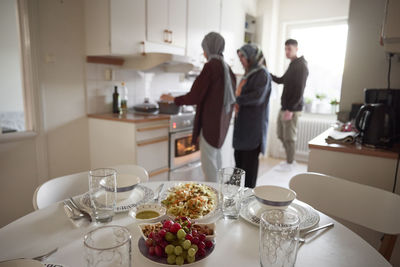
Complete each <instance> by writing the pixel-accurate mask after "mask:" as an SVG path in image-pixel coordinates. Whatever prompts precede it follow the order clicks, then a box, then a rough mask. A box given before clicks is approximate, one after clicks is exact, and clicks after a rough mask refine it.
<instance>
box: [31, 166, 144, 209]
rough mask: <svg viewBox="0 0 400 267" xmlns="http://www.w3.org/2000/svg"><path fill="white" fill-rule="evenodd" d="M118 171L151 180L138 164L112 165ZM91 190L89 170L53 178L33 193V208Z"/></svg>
mask: <svg viewBox="0 0 400 267" xmlns="http://www.w3.org/2000/svg"><path fill="white" fill-rule="evenodd" d="M111 168H113V169H115V170H116V171H117V173H121V174H133V175H136V176H138V177H139V178H140V182H141V183H144V182H147V181H149V175H148V173H147V171H146V170H145V169H144V168H143V167H140V166H137V165H117V166H112V167H111ZM87 191H89V180H88V172H87V171H86V172H80V173H75V174H71V175H66V176H62V177H58V178H54V179H51V180H49V181H47V182H45V183H43V184H42V185H40V186H39V187H38V188H36V191H35V193H34V194H33V201H32V202H33V208H34V209H35V210H37V209H42V208H45V207H47V206H49V205H51V204H53V203H55V202H58V201H61V200H64V199H66V198H69V197H71V196H76V195H81V194H83V193H85V192H87Z"/></svg>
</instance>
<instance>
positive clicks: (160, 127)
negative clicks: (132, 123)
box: [136, 124, 169, 132]
mask: <svg viewBox="0 0 400 267" xmlns="http://www.w3.org/2000/svg"><path fill="white" fill-rule="evenodd" d="M168 128H169V124H165V125H155V126H150V127H144V128H137V129H136V131H138V132H146V131H153V130H159V129H168Z"/></svg>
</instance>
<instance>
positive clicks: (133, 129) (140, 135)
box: [89, 117, 169, 181]
mask: <svg viewBox="0 0 400 267" xmlns="http://www.w3.org/2000/svg"><path fill="white" fill-rule="evenodd" d="M168 127H169V124H168V120H159V121H150V122H140V123H132V122H126V121H121V120H118V119H113V120H111V119H99V118H92V117H90V118H89V148H90V163H91V168H92V169H94V168H101V167H107V166H114V165H121V164H136V165H139V166H142V167H143V168H145V169H146V170H147V172H148V173H149V177H150V180H156V181H163V180H164V181H167V180H168V170H169V169H168V147H169V136H168Z"/></svg>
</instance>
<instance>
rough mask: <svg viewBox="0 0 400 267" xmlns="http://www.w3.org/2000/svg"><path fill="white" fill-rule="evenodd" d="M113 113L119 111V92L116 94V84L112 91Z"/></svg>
mask: <svg viewBox="0 0 400 267" xmlns="http://www.w3.org/2000/svg"><path fill="white" fill-rule="evenodd" d="M113 113H119V94H118V86H114V93H113Z"/></svg>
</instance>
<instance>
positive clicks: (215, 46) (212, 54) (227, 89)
mask: <svg viewBox="0 0 400 267" xmlns="http://www.w3.org/2000/svg"><path fill="white" fill-rule="evenodd" d="M201 46H202V47H203V50H204V51H205V52H206V54H207V57H208V61H210V60H211V59H213V58H216V59H218V60H220V61H221V63H222V66H223V68H224V108H225V112H226V113H228V112H230V111H231V108H232V104H234V103H235V101H236V99H235V95H234V93H233V88H232V81H231V74H230V72H229V67H228V64H226V62H225V61H224V56H223V54H222V53H223V52H224V49H225V40H224V38H223V37H222V36H221V35H220V34H219V33H216V32H210V33H209V34H207V35H206V36H205V37H204V39H203V41H202V42H201Z"/></svg>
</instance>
